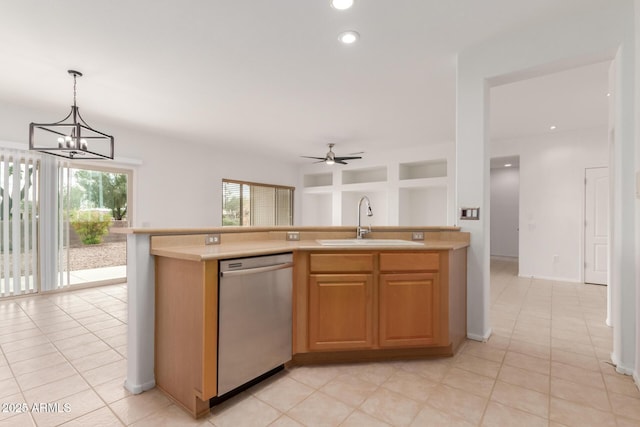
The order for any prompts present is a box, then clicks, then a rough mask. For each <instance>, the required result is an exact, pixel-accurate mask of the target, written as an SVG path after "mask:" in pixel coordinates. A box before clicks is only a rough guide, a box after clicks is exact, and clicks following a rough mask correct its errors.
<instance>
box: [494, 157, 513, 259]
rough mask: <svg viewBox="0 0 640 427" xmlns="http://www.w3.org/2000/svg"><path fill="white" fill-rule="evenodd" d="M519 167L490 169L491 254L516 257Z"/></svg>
mask: <svg viewBox="0 0 640 427" xmlns="http://www.w3.org/2000/svg"><path fill="white" fill-rule="evenodd" d="M519 199H520V169H519V168H517V167H511V168H504V167H503V168H495V169H491V255H492V256H505V257H514V258H517V257H518V252H519V250H518V240H519V239H518V227H519V221H520V216H519V206H520V200H519Z"/></svg>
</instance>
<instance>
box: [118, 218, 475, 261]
mask: <svg viewBox="0 0 640 427" xmlns="http://www.w3.org/2000/svg"><path fill="white" fill-rule="evenodd" d="M119 232H120V233H126V234H135V235H141V234H148V235H150V239H151V248H150V254H151V255H155V256H162V257H169V258H177V259H184V260H192V261H207V260H215V259H225V258H236V257H245V256H255V255H268V254H274V253H280V252H293V251H311V250H313V251H326V252H345V251H363V250H367V251H371V250H387V251H424V250H455V249H460V248H464V247H467V246H469V240H470V235H469V233H466V232H461V231H460V228H459V227H448V226H445V227H426V226H420V227H419V226H413V227H398V226H388V227H374V228H373V230H372V232H371V233H369V234H368V235H367V236H366V237H365V239H364V240H368V239H375V240H388V239H392V240H408V241H411V240H412V234H413V233H415V232H421V233H422V234H423V236H424V240H420V241H419V243H422V244H421V245H411V246H407V245H402V244H399V245H393V244H389V243H386V242H385V244H380V245H378V244H371V243H370V242H368V243H369V244H367V245H361V244H354V245H339V246H327V245H322V244H321V243H320V242H318V240H321V239H353V238H354V237H355V232H356V229H355V227H348V226H338V227H319V226H316V227H288V226H287V227H212V228H167V229H150V228H143V229H137V228H132V229H121V230H120V231H119ZM290 232H296V233H297V236H298V237H299V239H300V240H287V234H288V233H290ZM210 234H218V235H219V236H220V242H221V243H220V244H214V245H205V243H204V242H205V236H208V235H210Z"/></svg>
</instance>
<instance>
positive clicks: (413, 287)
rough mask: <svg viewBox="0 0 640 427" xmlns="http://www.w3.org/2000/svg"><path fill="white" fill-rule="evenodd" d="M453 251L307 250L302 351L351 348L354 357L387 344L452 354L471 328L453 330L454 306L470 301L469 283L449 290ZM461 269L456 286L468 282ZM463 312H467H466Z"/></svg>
mask: <svg viewBox="0 0 640 427" xmlns="http://www.w3.org/2000/svg"><path fill="white" fill-rule="evenodd" d="M450 252H453V251H413V252H411V251H358V252H352V253H335V252H334V253H327V252H311V253H309V254H307V256H306V257H305V258H304V261H303V262H301V263H300V264H299V266H300V267H303V266H305V265H306V271H307V275H306V276H304V275H302V274H299V275H298V281H299V282H303V283H302V286H300V285H299V286H298V298H297V301H298V304H306V306H304V305H302V306H301V307H300V308H299V309H297V312H298V314H299V316H298V319H299V321H298V322H297V323H298V324H297V325H296V328H297V331H296V334H295V335H296V338H297V345H296V351H297V353H299V354H302V353H306V352H311V353H314V352H327V353H326V354H329V353H330V352H342V355H343V356H344V354H345V353H344V352H347V351H351V353H352V354H353V355H354V357H362V356H364V357H369V356H370V355H371V352H376V351H381V350H391V351H393V350H396V349H408V350H409V351H410V350H411V349H414V350H415V349H420V348H423V349H433V351H432V352H428V353H425V354H451V352H452V351H453V349H454V348H456V347H457V346H458V345H459V344H460V342H461V341H462V340H463V339H464V336H455V337H454V336H453V335H451V334H450V333H449V324H450V319H449V314H450V309H451V307H455V308H456V310H466V308H464V307H461V306H460V303H461V301H462V300H460V295H462V296H464V289H462V291H460V290H458V291H456V293H454V294H450V292H449V287H450V285H451V283H450V282H449V280H450V274H449V269H450V268H451V267H452V260H451V259H450ZM456 258H459V257H456ZM465 258H466V257H465ZM461 259H462V258H461ZM456 262H458V261H456ZM463 268H464V266H463ZM455 277H456V283H454V284H455V287H456V289H458V288H463V286H464V284H465V283H464V282H463V281H460V279H463V276H462V275H460V274H457V275H455ZM458 282H460V283H458ZM460 292H462V294H461V293H460ZM451 295H454V296H455V298H456V300H455V301H453V300H452V299H450V296H451ZM462 303H464V301H462ZM456 316H457V317H461V318H464V316H465V313H460V314H457V315H456ZM457 323H461V322H457ZM299 328H304V331H302V332H301V331H300V330H299ZM457 333H458V335H459V331H457ZM438 349H439V350H438ZM366 350H368V351H369V353H367V354H364V353H362V351H366ZM354 351H356V353H354ZM357 351H360V353H357ZM438 351H439V353H438ZM387 354H388V353H387ZM398 354H400V353H398ZM407 354H408V353H407ZM343 356H337V357H343ZM320 357H322V356H320ZM345 357H346V356H345ZM308 360H311V359H308ZM318 360H321V359H318Z"/></svg>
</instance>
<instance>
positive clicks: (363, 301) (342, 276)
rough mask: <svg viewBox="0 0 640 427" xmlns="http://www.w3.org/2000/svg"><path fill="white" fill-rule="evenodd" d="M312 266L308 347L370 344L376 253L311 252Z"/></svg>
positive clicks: (361, 346)
mask: <svg viewBox="0 0 640 427" xmlns="http://www.w3.org/2000/svg"><path fill="white" fill-rule="evenodd" d="M309 268H310V271H311V274H310V275H309V281H308V284H309V334H308V339H309V349H310V350H325V351H326V350H344V349H362V348H371V346H372V345H373V312H374V307H373V290H374V289H373V283H374V280H373V274H372V272H373V269H374V255H373V254H370V253H347V254H343V253H321V254H311V255H310V257H309Z"/></svg>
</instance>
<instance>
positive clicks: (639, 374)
mask: <svg viewBox="0 0 640 427" xmlns="http://www.w3.org/2000/svg"><path fill="white" fill-rule="evenodd" d="M635 32H636V34H635V35H636V37H635V43H636V46H635V49H636V50H635V54H636V64H635V65H636V70H635V83H636V98H635V101H636V102H635V107H636V115H635V117H636V123H635V124H636V135H635V139H636V147H635V148H636V180H637V181H636V202H635V208H636V220H635V224H636V255H638V254H640V182H639V181H640V115H639V114H638V112H637V111H638V110H637V109H640V0H635ZM635 312H636V330H635V335H636V355H635V356H636V359H635V368H634V371H633V377H634V379H635V381H636V385H637V386H638V387H639V388H640V262H639V261H638V260H637V259H636V301H635Z"/></svg>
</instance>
